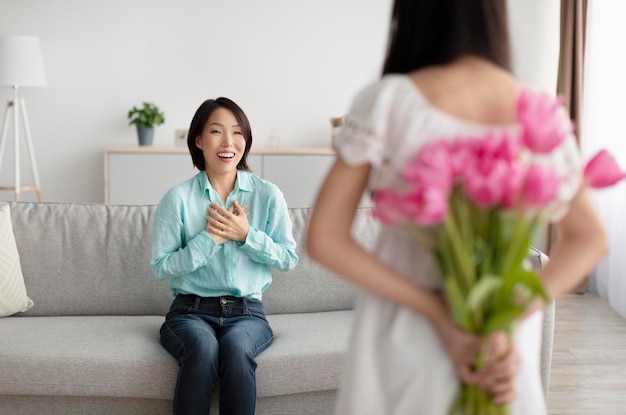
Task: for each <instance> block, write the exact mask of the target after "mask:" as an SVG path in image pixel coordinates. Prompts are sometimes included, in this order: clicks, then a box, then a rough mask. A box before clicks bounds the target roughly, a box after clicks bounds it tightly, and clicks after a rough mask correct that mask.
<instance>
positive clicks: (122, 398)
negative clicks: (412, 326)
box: [0, 202, 554, 415]
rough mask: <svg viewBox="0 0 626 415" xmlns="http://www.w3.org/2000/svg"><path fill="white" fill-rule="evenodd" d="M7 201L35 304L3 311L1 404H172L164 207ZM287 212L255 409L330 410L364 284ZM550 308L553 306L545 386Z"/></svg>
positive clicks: (360, 230)
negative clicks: (318, 257)
mask: <svg viewBox="0 0 626 415" xmlns="http://www.w3.org/2000/svg"><path fill="white" fill-rule="evenodd" d="M9 205H10V209H11V219H12V222H13V230H14V233H15V238H16V242H17V247H18V252H19V255H20V261H21V264H22V271H23V274H24V280H25V283H26V288H27V290H28V295H29V297H30V298H32V299H33V301H34V303H35V305H34V307H33V308H32V309H30V310H29V311H27V312H25V313H21V314H18V315H15V316H11V317H5V318H1V319H0V414H11V415H19V414H28V415H36V414H46V415H54V414H63V415H68V414H81V415H91V414H107V415H110V414H150V415H157V414H169V413H171V405H172V403H171V399H172V397H173V392H174V385H175V382H176V375H177V370H178V367H177V364H176V361H175V360H174V358H172V357H171V356H170V355H169V354H168V353H167V352H166V351H165V350H164V349H163V348H162V347H161V345H160V343H159V334H158V333H159V328H160V326H161V324H162V322H163V321H164V316H165V314H166V312H167V310H168V308H169V305H170V302H171V300H172V298H171V294H170V291H169V289H168V286H167V283H166V282H163V281H158V280H156V279H155V278H154V276H153V275H152V273H151V271H150V269H149V265H148V263H149V259H150V250H151V244H152V220H153V216H154V213H155V210H156V207H155V206H114V205H98V204H93V205H90V204H63V203H27V202H10V203H9ZM290 215H291V219H292V221H293V223H294V236H295V238H296V241H297V242H298V244H299V246H298V251H297V252H298V255H299V256H300V263H299V264H298V266H297V267H296V268H295V269H294V270H292V271H290V272H287V273H282V272H279V271H275V273H274V274H273V277H274V282H273V284H272V286H271V287H270V288H269V289H268V291H267V292H266V293H265V295H264V298H263V301H264V304H265V307H266V311H267V314H268V320H269V321H270V324H271V326H272V328H273V329H274V334H275V339H274V343H273V344H272V346H271V347H270V348H269V349H267V350H266V351H265V352H263V353H262V354H261V355H260V356H259V358H258V369H257V379H258V397H259V400H258V404H257V413H258V414H272V415H279V414H290V415H291V414H293V415H306V414H311V415H323V414H330V413H332V411H333V406H334V400H335V393H336V388H337V384H338V375H339V371H340V368H341V363H342V355H343V353H344V352H345V351H346V345H347V339H348V336H349V334H350V325H351V320H352V313H353V312H352V311H351V308H352V303H353V299H354V295H355V292H356V290H355V288H353V287H352V286H350V285H349V284H347V283H345V282H344V281H343V280H341V279H339V278H337V277H335V276H334V275H332V274H331V273H329V272H327V271H325V270H323V269H321V268H319V267H318V266H316V265H315V264H313V263H311V262H310V260H309V259H308V258H307V256H306V253H305V250H304V247H303V242H302V241H303V236H304V232H305V228H306V224H307V219H308V215H309V210H308V209H290ZM376 229H377V226H376V223H375V222H374V220H373V219H372V218H371V217H370V215H369V214H368V211H367V209H362V210H361V211H359V212H358V214H357V220H356V224H355V228H354V233H355V235H358V238H359V240H360V241H362V243H363V245H364V246H365V247H366V248H368V249H371V247H372V245H373V241H374V238H375V235H376ZM542 259H545V257H544V256H542V254H541V253H535V255H534V260H535V261H541V260H542ZM537 263H539V262H537ZM553 318H554V314H553V308H548V310H547V313H546V315H545V320H544V321H545V328H546V330H545V332H544V353H543V366H544V385H546V386H547V381H548V379H549V366H550V353H551V349H552V324H553ZM215 403H217V399H216V396H214V404H215ZM212 413H215V414H217V413H218V411H217V406H214V408H213V409H212Z"/></svg>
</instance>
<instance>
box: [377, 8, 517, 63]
mask: <svg viewBox="0 0 626 415" xmlns="http://www.w3.org/2000/svg"><path fill="white" fill-rule="evenodd" d="M462 55H475V56H479V57H482V58H484V59H487V60H489V61H491V62H493V63H495V64H496V65H498V66H500V67H502V68H504V69H507V70H511V68H510V66H511V63H510V59H511V58H510V45H509V32H508V24H507V13H506V2H505V0H396V1H395V3H394V6H393V11H392V16H391V25H390V29H389V44H388V49H387V57H386V59H385V63H384V66H383V75H385V74H389V73H408V72H411V71H415V70H417V69H421V68H423V67H426V66H430V65H442V64H446V63H450V62H452V61H454V60H455V59H457V58H459V57H460V56H462Z"/></svg>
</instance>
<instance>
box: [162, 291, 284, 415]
mask: <svg viewBox="0 0 626 415" xmlns="http://www.w3.org/2000/svg"><path fill="white" fill-rule="evenodd" d="M272 338H273V333H272V329H271V328H270V326H269V324H268V322H267V320H266V318H265V311H264V308H263V303H261V301H258V300H254V299H246V298H238V297H231V296H227V297H208V298H207V297H198V296H196V295H182V294H181V295H178V296H177V297H176V298H175V299H174V302H173V303H172V306H171V307H170V311H169V313H168V314H167V317H166V318H165V323H163V326H161V344H162V345H163V347H164V348H165V349H166V350H167V351H168V352H169V353H170V354H171V355H172V356H174V357H175V358H176V359H177V360H178V366H179V370H178V379H177V381H176V391H175V393H174V415H183V414H185V415H186V414H202V415H206V414H208V413H209V409H210V406H211V394H212V393H213V385H214V383H215V379H216V377H217V375H219V376H220V378H221V384H220V414H221V415H244V414H245V415H253V414H254V408H255V405H256V374H255V370H256V366H257V365H256V360H255V358H256V356H257V355H258V354H259V353H261V352H262V351H263V350H265V349H266V348H267V347H268V346H269V345H270V344H271V343H272Z"/></svg>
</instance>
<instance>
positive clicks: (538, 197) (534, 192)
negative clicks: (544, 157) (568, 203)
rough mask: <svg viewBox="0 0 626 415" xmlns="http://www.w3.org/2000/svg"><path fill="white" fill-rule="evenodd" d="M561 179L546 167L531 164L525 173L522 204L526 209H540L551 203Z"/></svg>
mask: <svg viewBox="0 0 626 415" xmlns="http://www.w3.org/2000/svg"><path fill="white" fill-rule="evenodd" d="M560 184H561V178H560V177H559V176H557V174H556V173H555V171H554V170H552V169H551V168H550V167H548V166H543V165H540V164H533V165H532V166H530V168H529V169H528V172H527V173H526V179H525V181H524V185H523V188H522V195H521V197H522V202H523V204H524V206H526V207H532V208H541V207H544V206H546V205H547V204H548V203H550V202H552V201H553V200H554V199H555V198H556V196H557V194H558V192H559V185H560Z"/></svg>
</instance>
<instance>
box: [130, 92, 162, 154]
mask: <svg viewBox="0 0 626 415" xmlns="http://www.w3.org/2000/svg"><path fill="white" fill-rule="evenodd" d="M128 119H129V120H130V122H129V123H128V125H133V124H135V125H136V126H137V137H138V138H139V145H140V146H145V145H150V144H152V141H153V139H154V127H155V126H157V125H161V124H163V123H164V122H165V115H164V114H163V112H162V111H161V110H160V109H159V107H157V106H156V105H154V104H152V103H149V102H144V103H143V104H142V107H141V108H137V107H136V106H134V107H133V108H132V109H131V110H130V111H128Z"/></svg>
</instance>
